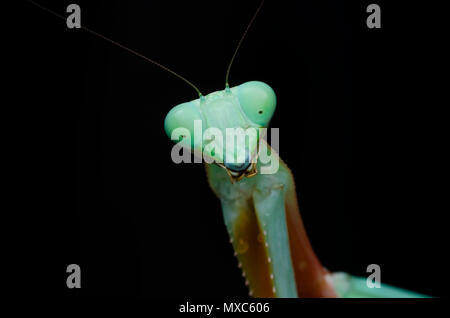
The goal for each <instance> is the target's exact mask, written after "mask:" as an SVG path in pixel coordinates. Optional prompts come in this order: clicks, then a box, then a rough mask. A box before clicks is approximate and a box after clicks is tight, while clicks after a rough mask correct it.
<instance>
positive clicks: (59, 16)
mask: <svg viewBox="0 0 450 318" xmlns="http://www.w3.org/2000/svg"><path fill="white" fill-rule="evenodd" d="M28 2H30V3H31V4H34V5H35V6H37V7H39V8H41V9H42V10H44V11H47V12H48V13H51V14H53V15H55V16H57V17H58V18H61V19H63V20H66V17H64V16H62V15H61V14H59V13H57V12H55V11H53V10H50V9H48V8H46V7H44V6H42V5H40V4H38V3H36V2H34V1H31V0H28ZM81 28H82V29H83V30H85V31H87V32H89V33H91V34H93V35H95V36H98V37H99V38H102V39H103V40H105V41H108V42H110V43H112V44H114V45H116V46H118V47H120V48H122V49H124V50H126V51H128V52H130V53H132V54H134V55H136V56H138V57H140V58H143V59H144V60H146V61H148V62H150V63H153V64H154V65H156V66H158V67H160V68H162V69H163V70H165V71H167V72H169V73H171V74H173V75H175V76H176V77H178V78H179V79H181V80H182V81H184V82H185V83H187V84H189V85H190V86H191V87H192V88H193V89H195V91H196V92H197V93H198V96H199V97H202V96H203V95H202V93H201V92H200V90H199V89H198V88H197V86H195V85H194V84H192V83H191V82H190V81H188V80H187V79H185V78H184V77H183V76H181V75H180V74H178V73H175V72H174V71H172V70H171V69H170V68H168V67H165V66H164V65H161V64H159V63H158V62H156V61H154V60H152V59H150V58H148V57H146V56H144V55H142V54H140V53H138V52H136V51H134V50H132V49H130V48H128V47H126V46H124V45H122V44H120V43H118V42H116V41H114V40H111V39H110V38H107V37H106V36H104V35H101V34H100V33H97V32H95V31H93V30H91V29H89V28H87V27H85V26H83V25H81Z"/></svg>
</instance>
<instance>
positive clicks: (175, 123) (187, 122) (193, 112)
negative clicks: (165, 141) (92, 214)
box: [164, 102, 201, 147]
mask: <svg viewBox="0 0 450 318" xmlns="http://www.w3.org/2000/svg"><path fill="white" fill-rule="evenodd" d="M195 120H201V115H200V112H199V110H198V107H197V106H196V105H195V103H194V102H188V103H183V104H179V105H177V106H175V107H174V108H172V109H171V110H170V112H169V113H168V114H167V116H166V119H165V120H164V130H165V131H166V134H167V136H169V138H172V133H173V132H174V130H175V129H178V130H177V131H176V133H177V134H176V135H175V136H174V137H175V138H180V139H183V140H185V142H186V146H188V147H195V145H194V138H193V136H194V121H195ZM183 130H184V131H185V133H184V132H183ZM177 141H178V140H176V142H177Z"/></svg>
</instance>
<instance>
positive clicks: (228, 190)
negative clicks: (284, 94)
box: [164, 81, 423, 298]
mask: <svg viewBox="0 0 450 318" xmlns="http://www.w3.org/2000/svg"><path fill="white" fill-rule="evenodd" d="M275 106H276V97H275V93H274V92H273V90H272V89H271V88H270V87H269V86H268V85H267V84H264V83H262V82H256V81H254V82H247V83H244V84H242V85H239V86H236V87H233V88H231V89H229V88H228V87H227V88H226V89H225V90H223V91H217V92H213V93H211V94H209V95H207V96H204V97H203V96H201V97H200V98H199V99H196V100H193V101H190V102H187V103H183V104H180V105H178V106H175V107H174V108H173V109H172V110H171V111H170V112H169V113H168V115H167V117H166V119H165V122H164V127H165V130H166V133H167V135H168V136H169V138H171V139H172V140H174V141H176V142H179V143H180V144H181V145H182V146H183V147H184V148H187V149H189V150H190V151H191V152H194V153H195V154H196V155H197V156H200V157H202V155H203V157H204V158H207V159H209V161H208V162H209V163H208V164H207V165H206V169H207V174H208V180H209V183H210V185H211V188H212V189H213V191H214V192H215V194H216V195H217V197H218V198H219V199H220V201H221V205H222V212H223V217H224V221H225V224H226V227H227V230H228V233H229V235H230V241H231V243H232V244H233V247H234V250H235V255H236V256H237V258H238V261H239V266H240V267H242V270H243V275H244V276H245V277H246V283H247V284H248V286H249V291H250V295H252V296H256V297H298V296H302V295H303V296H306V297H336V296H339V297H402V298H403V297H423V295H420V294H416V293H412V292H409V291H405V290H402V289H399V288H395V287H392V286H388V285H384V284H382V288H379V289H377V288H374V289H371V288H368V287H367V285H366V281H365V279H364V278H358V277H352V276H350V275H348V274H344V273H338V274H333V275H332V274H329V273H328V272H327V271H326V270H325V269H323V267H322V266H321V265H320V263H319V262H318V260H317V259H316V257H315V254H314V253H313V251H312V248H311V246H310V245H309V240H308V239H307V236H306V233H305V230H304V228H303V223H302V222H301V218H300V213H299V211H298V206H297V199H296V195H295V185H294V179H293V176H292V174H291V172H290V170H289V169H288V168H287V166H286V165H285V164H284V163H282V162H281V160H280V161H279V162H280V164H279V168H278V169H277V170H276V171H275V172H274V173H270V174H261V173H260V172H261V169H262V168H263V164H262V163H261V162H260V160H258V150H261V149H259V148H260V147H261V145H266V144H265V142H264V141H263V140H262V136H261V135H260V134H258V135H257V138H256V139H255V140H250V141H249V140H244V141H241V142H237V143H236V145H234V146H233V147H232V148H228V147H226V144H225V142H224V141H223V140H220V138H217V137H218V134H219V135H220V134H222V136H226V134H227V132H226V129H227V128H242V129H244V130H245V129H247V128H256V129H259V128H264V127H267V126H268V124H269V121H270V119H271V117H272V115H273V113H274V111H275ZM195 121H197V124H198V123H201V125H200V127H199V126H198V125H197V126H196V125H195ZM209 128H215V129H216V132H217V134H208V133H207V130H208V129H209ZM177 129H178V130H179V131H181V133H178V134H177V133H176V132H177ZM180 129H181V130H180ZM192 136H194V137H192ZM268 153H269V158H270V159H272V160H279V158H278V155H277V154H276V153H275V152H274V151H272V150H271V149H270V147H268ZM249 154H250V157H251V158H249ZM250 159H252V160H253V162H254V165H253V170H252V171H250V170H251V169H250V167H251V166H250V164H249V160H250ZM250 172H253V173H250ZM250 176H251V177H250ZM230 178H231V180H230ZM304 289H306V290H307V292H306V293H305V290H304Z"/></svg>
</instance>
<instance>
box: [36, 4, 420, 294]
mask: <svg viewBox="0 0 450 318" xmlns="http://www.w3.org/2000/svg"><path fill="white" fill-rule="evenodd" d="M30 2H31V3H33V4H35V5H37V6H39V7H40V8H42V9H44V10H46V11H47V12H50V13H52V14H54V15H56V16H58V17H60V18H62V19H65V17H63V16H62V15H59V14H58V13H56V12H53V11H51V10H49V9H47V8H44V7H42V6H40V5H38V4H36V3H34V2H33V1H30ZM263 3H264V0H263V1H261V4H260V6H259V7H258V9H257V10H256V12H255V14H254V16H253V18H252V19H251V21H250V23H249V24H248V26H247V28H246V30H245V32H244V34H243V36H242V38H241V39H240V41H239V44H238V45H237V48H236V50H235V51H234V54H233V56H232V58H231V61H230V64H229V66H228V69H227V73H226V80H225V88H224V90H221V91H216V92H213V93H210V94H208V95H206V96H203V95H202V94H201V92H200V90H199V89H198V88H197V87H196V86H195V85H193V84H192V83H191V82H189V81H188V80H186V79H185V78H184V77H182V76H180V75H179V74H177V73H175V72H173V71H172V70H170V69H168V68H167V67H165V66H163V65H161V64H159V63H157V62H155V61H153V60H151V59H149V58H147V57H145V56H143V55H142V54H140V53H137V52H135V51H133V50H131V49H129V48H127V47H125V46H123V45H121V44H119V43H117V42H115V41H113V40H111V39H109V38H107V37H105V36H103V35H101V34H98V33H97V32H95V31H92V30H90V29H88V28H86V27H84V26H82V29H84V30H85V31H88V32H89V33H91V34H94V35H96V36H98V37H100V38H102V39H104V40H106V41H109V42H110V43H112V44H114V45H116V46H119V47H121V48H123V49H125V50H127V51H129V52H130V53H132V54H134V55H136V56H139V57H141V58H143V59H145V60H147V61H149V62H151V63H153V64H155V65H157V66H159V67H160V68H162V69H164V70H166V71H168V72H170V73H172V74H173V75H175V76H177V77H178V78H180V79H182V80H183V81H185V82H186V83H188V84H189V85H190V86H191V87H193V88H194V89H195V90H196V92H197V93H198V95H199V98H198V99H195V100H192V101H190V102H186V103H182V104H179V105H177V106H175V107H174V108H173V109H172V110H170V112H169V113H168V114H167V116H166V118H165V121H164V128H165V131H166V133H167V135H168V136H169V138H170V137H171V136H172V133H173V131H174V130H175V129H177V128H184V129H187V130H188V131H189V132H190V133H191V134H194V121H195V120H199V121H201V122H202V126H203V128H204V129H207V128H212V127H213V128H216V129H219V130H220V131H222V132H223V135H226V132H225V130H226V129H227V128H242V129H246V128H249V127H253V128H257V129H258V128H265V127H268V125H269V122H270V120H271V118H272V116H273V114H274V111H275V107H276V96H275V92H274V91H273V89H272V88H271V87H270V86H269V85H267V84H265V83H262V82H258V81H250V82H246V83H243V84H241V85H238V86H235V87H231V88H230V86H229V83H228V78H229V73H230V69H231V65H232V63H233V60H234V58H235V56H236V53H237V51H238V49H239V47H240V45H241V43H242V41H243V39H244V37H245V35H246V33H247V31H248V29H249V28H250V26H251V25H252V23H253V21H254V19H255V17H256V16H257V14H258V12H259V10H260V9H261V7H262V5H263ZM202 144H205V143H202ZM260 144H263V145H264V146H265V145H266V144H265V141H264V140H263V139H262V136H260V135H258V136H257V140H256V142H254V143H243V144H240V145H238V147H237V149H236V150H234V147H233V149H232V150H230V149H222V151H218V152H217V153H216V154H215V155H214V157H213V159H214V162H213V163H210V164H206V172H207V177H208V181H209V184H210V186H211V188H212V190H213V191H214V193H215V194H216V195H217V197H218V198H219V199H220V201H221V205H222V212H223V217H224V221H225V224H226V227H227V230H228V233H229V235H230V241H231V243H232V245H233V248H234V250H235V255H236V256H237V258H238V260H239V266H240V267H242V270H243V274H244V275H245V277H246V282H247V284H248V286H249V291H250V296H254V297H338V296H343V297H418V296H421V295H418V294H415V293H411V292H408V291H404V290H401V289H398V288H395V287H390V286H384V285H383V288H381V289H375V290H371V289H369V288H367V286H366V285H365V279H362V278H356V277H352V276H350V275H347V274H344V273H338V274H334V275H332V274H330V273H328V271H327V270H326V269H324V267H323V266H322V265H321V263H320V262H319V260H318V258H317V257H316V255H315V253H314V251H313V249H312V247H311V244H310V242H309V239H308V237H307V234H306V231H305V228H304V226H303V222H302V219H301V216H300V211H299V208H298V203H297V197H296V190H295V183H294V177H293V175H292V173H291V171H290V170H289V168H288V167H287V166H286V165H285V164H284V163H283V162H282V161H281V160H280V159H279V157H278V154H277V153H276V152H275V151H274V150H273V149H271V148H270V147H268V150H269V157H270V158H271V160H279V162H280V166H279V169H278V171H277V172H275V173H273V174H261V173H259V171H260V169H261V165H262V164H261V162H260V161H259V160H257V157H256V156H254V157H252V158H250V156H248V155H247V154H255V153H257V150H258V145H260ZM184 146H185V147H187V148H190V149H191V150H193V151H194V152H196V151H198V152H200V153H203V150H204V149H203V146H201V145H199V144H196V143H195V142H191V143H189V144H185V145H184ZM216 147H223V144H216ZM236 152H238V153H244V154H245V156H244V158H245V159H244V160H243V161H242V162H236V161H235V160H234V158H235V157H236ZM229 158H233V160H229ZM251 159H255V160H251Z"/></svg>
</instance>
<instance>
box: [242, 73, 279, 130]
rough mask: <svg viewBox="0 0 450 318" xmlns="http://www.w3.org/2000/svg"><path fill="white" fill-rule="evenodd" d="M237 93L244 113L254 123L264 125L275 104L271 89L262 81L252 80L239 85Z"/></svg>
mask: <svg viewBox="0 0 450 318" xmlns="http://www.w3.org/2000/svg"><path fill="white" fill-rule="evenodd" d="M237 95H238V98H239V103H240V104H241V107H242V110H243V111H244V113H245V115H247V117H248V118H249V119H250V120H251V121H252V122H254V123H255V124H257V125H260V126H262V127H266V126H267V125H268V124H269V121H270V119H271V118H272V116H273V113H274V112H275V106H276V104H277V98H276V96H275V92H274V91H273V89H272V88H271V87H270V86H269V85H267V84H265V83H263V82H258V81H252V82H247V83H244V84H242V85H239V87H238V91H237Z"/></svg>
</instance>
